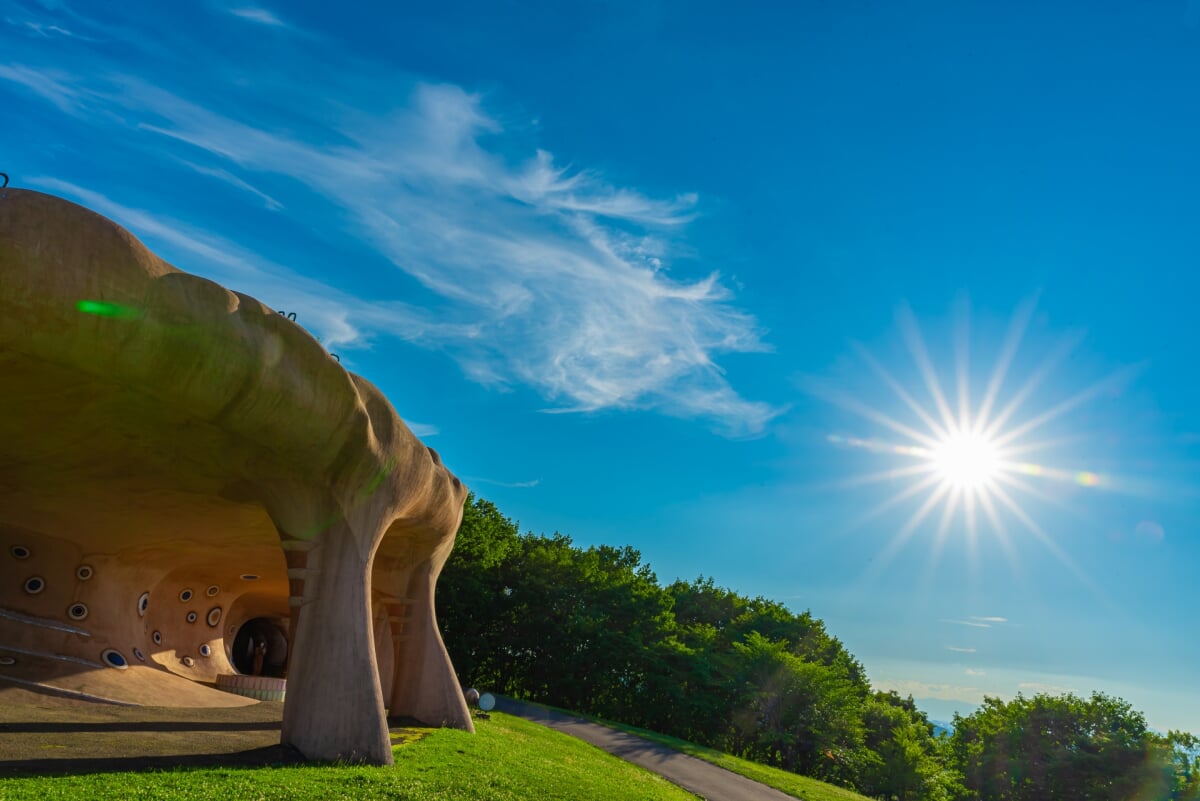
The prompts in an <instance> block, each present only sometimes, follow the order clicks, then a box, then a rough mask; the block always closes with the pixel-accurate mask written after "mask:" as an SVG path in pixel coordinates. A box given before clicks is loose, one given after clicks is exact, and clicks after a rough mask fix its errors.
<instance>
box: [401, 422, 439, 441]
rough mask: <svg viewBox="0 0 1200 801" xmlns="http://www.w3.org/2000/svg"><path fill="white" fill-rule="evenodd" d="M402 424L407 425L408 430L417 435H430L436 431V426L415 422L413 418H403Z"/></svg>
mask: <svg viewBox="0 0 1200 801" xmlns="http://www.w3.org/2000/svg"><path fill="white" fill-rule="evenodd" d="M404 424H405V425H407V426H408V430H409V431H411V432H413V433H414V434H416V435H417V436H418V437H422V438H424V437H432V436H434V435H436V434H437V433H438V427H437V426H435V425H430V424H429V423H417V422H415V421H413V420H405V421H404Z"/></svg>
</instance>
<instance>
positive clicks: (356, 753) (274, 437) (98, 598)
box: [0, 188, 471, 763]
mask: <svg viewBox="0 0 1200 801" xmlns="http://www.w3.org/2000/svg"><path fill="white" fill-rule="evenodd" d="M466 492H467V490H466V488H465V487H464V486H463V485H462V483H461V482H459V480H458V479H457V478H455V477H454V476H453V475H451V474H450V472H449V471H447V470H446V468H445V467H444V466H443V465H442V464H441V461H440V459H438V457H437V454H436V453H434V452H433V451H432V450H430V449H428V448H426V447H425V446H424V445H423V444H422V443H421V442H420V441H419V440H418V439H417V438H416V437H415V436H414V435H413V434H412V432H411V431H409V429H408V428H407V426H405V424H404V423H403V421H402V420H401V419H400V418H399V416H398V415H397V414H396V412H395V410H394V409H393V408H392V406H391V404H389V402H388V401H387V399H386V398H384V397H383V395H382V394H381V393H380V392H379V390H377V389H376V388H375V387H374V386H372V385H371V384H370V383H369V382H367V381H366V380H364V379H363V378H361V377H359V376H356V375H354V374H352V373H349V372H347V371H346V370H345V369H343V368H342V367H341V365H340V364H339V363H338V362H337V361H336V360H335V359H334V358H332V357H331V356H330V355H329V354H328V353H327V352H326V351H325V349H324V348H323V347H322V346H321V344H320V343H318V342H317V341H316V340H315V339H314V338H313V337H312V336H311V335H310V334H309V333H308V332H307V331H305V330H304V329H303V328H302V327H301V326H300V325H298V324H297V323H296V322H293V321H291V320H289V319H287V318H286V317H285V316H283V315H281V314H279V313H277V311H276V310H274V309H272V308H270V307H268V306H266V305H264V304H263V303H261V302H259V301H258V300H255V299H254V298H251V297H249V296H246V295H243V294H240V293H237V292H232V291H229V290H227V289H225V288H223V287H221V286H219V285H217V284H215V283H213V282H211V281H207V280H205V279H202V278H199V277H196V276H193V275H189V274H186V273H183V272H180V271H179V270H177V269H175V268H174V267H172V266H171V265H169V264H167V263H166V262H164V261H162V260H161V259H159V258H158V257H157V256H155V255H154V254H153V253H151V252H150V251H149V250H148V249H146V248H145V247H144V246H143V245H142V244H141V243H140V242H139V241H138V240H137V239H136V238H134V237H133V236H132V235H131V234H130V233H129V232H127V231H125V230H124V229H122V228H121V227H120V226H118V225H116V224H115V223H113V222H112V221H110V220H107V219H105V218H103V217H101V216H99V215H97V214H94V213H92V212H90V211H88V210H86V209H84V208H82V207H79V206H77V205H74V204H72V203H69V202H67V201H65V200H62V199H59V198H55V197H52V196H49V195H44V194H41V193H37V192H30V191H23V190H19V189H11V188H10V189H9V190H8V191H7V196H6V197H5V198H4V199H0V566H2V568H0V576H2V577H3V580H0V685H3V684H4V683H6V682H7V683H8V684H10V685H13V686H21V687H33V686H35V685H43V686H45V687H50V688H57V690H58V691H61V692H64V693H68V694H70V693H74V694H75V696H73V697H89V696H93V697H96V698H100V699H104V700H109V701H118V702H134V703H149V704H164V703H172V700H171V699H174V703H176V704H178V705H186V706H216V705H225V706H236V705H239V704H244V703H246V699H243V698H239V697H238V696H234V695H230V694H226V693H220V692H218V691H217V690H215V689H212V688H211V687H210V686H209V685H210V684H211V683H213V682H215V679H216V677H217V676H218V675H220V674H229V673H233V672H237V671H239V670H240V672H243V673H246V672H252V670H253V668H252V663H253V656H254V655H253V643H251V642H249V641H247V640H246V633H247V632H249V631H251V630H252V628H253V627H258V628H257V629H254V630H255V631H258V632H259V637H258V639H257V640H255V641H254V642H257V641H259V640H262V641H269V642H268V645H269V648H267V649H266V650H265V653H264V654H263V655H262V657H261V659H260V661H261V664H262V669H263V672H264V673H268V674H269V673H271V672H275V673H276V674H279V673H282V672H283V671H284V670H285V669H286V674H287V698H286V703H285V707H284V713H283V723H282V742H283V743H284V744H285V745H289V746H293V747H295V748H296V749H298V750H299V751H300V752H301V753H302V754H304V755H305V756H306V757H308V758H312V759H350V760H364V761H369V762H377V763H390V761H391V749H390V746H389V741H388V734H387V725H386V719H385V710H388V709H390V712H391V714H393V715H399V716H410V717H414V718H417V719H420V720H422V721H424V722H427V723H430V724H434V725H449V726H457V727H460V728H466V729H470V728H471V720H470V715H469V713H468V711H467V708H466V705H465V703H464V702H463V699H462V694H461V691H460V689H459V687H458V685H457V682H456V680H455V677H454V673H453V670H452V668H451V665H450V661H449V658H448V657H447V655H446V651H445V647H444V646H443V644H442V641H441V637H440V635H439V634H438V629H437V623H436V620H435V618H434V607H433V593H434V588H435V586H436V581H437V576H438V574H439V572H440V570H441V568H442V565H443V563H444V562H445V559H446V557H447V555H448V554H449V552H450V548H451V547H452V545H453V539H454V533H455V531H456V530H457V528H458V524H459V521H460V519H461V514H462V503H463V500H464V499H465V496H466ZM264 632H265V633H264ZM239 633H241V634H243V637H242V640H241V641H239V639H238V635H239ZM239 663H240V665H241V667H240V668H239ZM180 679H183V680H186V681H180Z"/></svg>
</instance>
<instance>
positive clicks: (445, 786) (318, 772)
mask: <svg viewBox="0 0 1200 801" xmlns="http://www.w3.org/2000/svg"><path fill="white" fill-rule="evenodd" d="M476 726H477V734H476V735H475V736H472V735H470V734H464V733H463V732H460V731H455V730H451V729H407V730H404V731H403V732H402V733H401V734H400V735H399V737H398V740H397V741H398V742H402V744H400V745H398V746H397V747H396V748H395V755H396V765H395V767H394V768H377V767H358V766H341V765H326V766H315V765H302V766H289V767H266V768H198V769H189V770H173V771H156V772H148V773H131V772H123V773H93V774H82V775H71V776H38V777H29V778H8V779H5V780H3V781H2V782H0V799H5V800H6V801H7V799H31V801H32V800H34V799H36V801H56V800H57V799H76V798H87V799H121V801H125V800H126V799H130V798H155V799H179V800H180V801H184V800H185V799H186V801H198V800H199V799H212V800H213V801H228V799H231V798H254V799H263V800H264V801H274V800H275V799H279V800H280V801H283V800H284V799H288V800H290V799H295V798H322V799H372V798H387V799H393V800H394V801H434V800H435V799H436V801H526V799H531V798H537V799H546V800H547V801H685V799H692V800H693V801H694V799H695V796H693V795H691V794H690V793H687V792H684V791H683V790H681V789H680V788H678V787H676V786H674V785H672V784H670V783H669V782H667V781H666V780H664V779H662V778H660V777H658V776H655V775H654V774H652V773H649V772H648V771H645V770H642V769H641V768H638V767H636V766H634V765H631V764H629V763H628V762H624V761H622V760H620V759H618V758H616V757H614V756H610V755H608V754H606V753H604V752H602V751H600V750H599V749H597V748H594V747H592V746H590V745H588V744H586V743H584V742H581V741H579V740H576V739H574V738H572V737H568V736H566V735H564V734H560V733H558V732H555V731H551V730H550V729H547V728H544V727H542V726H539V725H537V724H534V723H529V722H526V721H523V720H520V719H519V718H513V717H510V716H508V715H502V714H498V713H497V714H493V715H492V717H491V719H490V720H478V721H477V722H476ZM396 737H397V736H396V735H395V734H394V738H396ZM405 740H407V741H406V742H405Z"/></svg>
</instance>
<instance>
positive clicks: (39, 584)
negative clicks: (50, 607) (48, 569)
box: [25, 576, 46, 595]
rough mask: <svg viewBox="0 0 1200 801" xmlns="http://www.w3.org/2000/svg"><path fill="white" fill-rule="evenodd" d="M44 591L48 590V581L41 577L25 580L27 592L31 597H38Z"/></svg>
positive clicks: (31, 577)
mask: <svg viewBox="0 0 1200 801" xmlns="http://www.w3.org/2000/svg"><path fill="white" fill-rule="evenodd" d="M44 589H46V580H45V579H44V578H42V577H41V576H30V577H29V578H27V579H25V592H27V593H29V594H30V595H37V594H38V593H39V592H41V591H42V590H44Z"/></svg>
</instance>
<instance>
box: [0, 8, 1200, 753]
mask: <svg viewBox="0 0 1200 801" xmlns="http://www.w3.org/2000/svg"><path fill="white" fill-rule="evenodd" d="M106 5H108V4H106ZM785 6H787V7H785ZM893 6H894V4H882V3H866V2H850V3H838V4H832V3H830V4H816V3H813V4H777V3H739V4H719V3H702V2H689V3H682V2H679V3H673V2H657V3H656V2H636V3H624V2H608V3H549V2H541V3H505V2H488V3H479V4H462V3H441V4H437V8H436V9H434V8H433V7H431V6H428V4H426V6H425V7H417V6H416V5H415V4H414V5H413V6H412V7H406V6H405V5H396V4H379V5H371V4H363V3H338V4H329V3H288V4H286V5H285V4H278V5H256V4H249V3H224V2H216V0H214V1H213V2H208V3H191V4H164V3H138V2H129V3H123V4H118V5H108V7H106V8H104V9H103V10H101V8H100V7H99V6H97V5H95V4H88V3H83V2H80V1H79V0H76V1H75V2H59V1H58V0H42V2H37V1H36V0H20V1H19V2H11V1H10V2H0V20H2V21H3V24H2V25H0V52H2V53H3V58H2V59H0V97H2V98H3V116H2V117H0V120H2V121H0V153H2V154H3V156H2V159H3V163H2V164H0V170H3V171H5V172H7V173H9V174H10V175H11V176H12V179H13V184H14V185H17V186H23V187H29V188H36V189H40V190H43V191H48V192H52V193H55V194H59V195H62V196H65V197H67V198H70V199H72V200H75V201H77V202H80V203H83V204H84V205H87V206H89V207H91V208H93V209H95V210H96V211H99V212H101V213H103V214H105V215H107V216H109V217H112V218H114V219H116V220H118V221H119V222H121V223H122V224H124V225H125V226H126V227H128V228H130V229H131V230H132V231H133V232H134V233H135V234H136V235H137V236H139V237H140V238H141V239H143V241H145V242H146V243H147V244H148V245H150V246H151V247H152V248H153V249H154V250H155V251H156V252H158V253H159V254H160V255H162V256H163V257H164V258H166V259H167V260H169V261H171V262H172V263H173V264H176V265H177V266H179V267H180V268H182V269H185V270H188V271H190V272H194V273H198V274H201V275H204V276H207V277H210V278H212V279H214V280H217V281H219V282H221V283H222V284H224V285H226V286H229V287H231V288H234V289H237V290H240V291H244V292H247V293H249V294H252V295H254V296H256V297H258V298H260V299H262V300H263V301H265V302H266V303H268V304H270V305H271V306H272V307H274V308H280V309H284V310H288V311H295V312H296V314H297V318H298V321H299V322H300V323H301V324H302V325H304V326H305V327H306V328H308V329H309V330H310V331H311V332H313V333H314V334H315V335H317V336H319V337H320V338H321V339H322V341H323V342H324V343H325V344H326V345H327V346H328V347H329V349H330V350H331V351H334V352H337V353H338V354H339V355H340V357H341V359H342V362H343V364H345V365H346V366H347V367H349V368H350V369H352V370H354V371H356V372H359V373H361V374H362V375H364V376H366V377H367V378H369V379H370V380H371V381H373V382H375V383H376V384H377V385H379V386H380V387H381V388H382V389H383V390H384V392H385V393H386V394H387V395H388V396H389V398H391V400H392V402H393V403H394V405H395V406H396V407H397V409H398V410H399V411H400V413H401V415H402V416H404V417H405V419H407V420H409V421H410V422H411V425H412V427H413V428H414V430H415V431H417V432H418V433H419V434H420V435H421V436H423V437H424V438H425V439H426V441H427V442H429V443H430V444H431V445H433V446H434V447H436V448H437V449H438V450H439V451H440V452H441V453H442V455H443V458H444V459H445V461H446V463H447V464H448V465H449V466H450V467H451V468H452V469H453V470H455V472H456V473H458V474H459V475H460V476H462V477H463V478H464V480H466V481H467V483H468V484H469V485H470V486H472V488H474V489H475V490H476V491H477V492H478V493H480V494H482V495H484V496H485V497H488V498H490V499H491V500H493V501H495V502H496V503H497V504H498V505H499V506H500V508H501V509H502V510H503V511H505V512H506V513H507V514H509V515H511V516H513V517H514V518H516V519H518V520H519V521H520V523H521V525H522V527H523V528H525V529H531V530H534V531H544V532H551V531H554V530H560V531H563V532H566V533H569V534H571V535H572V536H574V537H575V539H576V540H577V541H578V542H580V543H584V544H588V543H600V542H605V543H612V544H630V545H633V546H635V547H637V548H638V549H640V550H641V551H642V553H643V555H644V556H645V557H646V558H647V559H648V560H649V561H650V563H651V564H652V565H653V567H654V568H655V569H656V571H657V573H658V575H659V576H660V578H662V579H664V580H671V579H674V578H676V577H682V578H694V577H695V576H697V575H699V574H705V575H711V576H713V577H714V578H715V579H716V580H717V582H718V583H720V584H724V585H727V586H731V587H733V588H735V589H737V590H739V591H741V592H743V593H747V594H751V595H764V596H768V597H771V598H776V599H779V600H783V601H785V602H787V603H788V604H789V605H791V606H792V607H794V608H795V609H797V610H802V609H811V610H812V612H813V613H814V614H816V615H817V616H819V617H821V618H823V619H825V620H826V621H827V623H828V624H829V627H830V629H831V630H832V631H833V632H834V633H835V634H836V635H837V636H839V637H840V638H841V639H843V641H844V642H845V643H846V644H847V646H848V647H849V648H850V649H851V651H852V652H853V653H855V654H856V655H857V656H858V657H859V658H860V659H861V660H862V661H863V662H864V663H865V665H866V667H867V670H868V673H869V675H870V676H871V678H872V680H873V681H874V682H875V684H876V685H877V686H880V687H890V688H894V689H897V690H900V691H901V692H903V693H911V694H912V695H914V696H915V697H916V698H917V699H918V700H919V701H920V703H921V704H922V706H923V707H924V708H926V709H927V710H929V711H930V712H931V713H932V714H933V715H934V716H935V717H941V718H946V717H948V716H949V715H950V713H951V711H952V710H954V709H958V710H962V711H966V710H969V709H970V708H971V707H972V705H973V704H975V703H978V701H979V700H980V699H981V698H982V696H983V694H985V693H988V694H995V695H1001V696H1005V697H1008V696H1012V695H1014V694H1015V693H1017V692H1018V691H1023V692H1026V693H1029V692H1036V691H1038V690H1040V689H1052V690H1066V689H1070V690H1076V691H1080V692H1088V691H1091V690H1093V689H1101V690H1106V691H1109V692H1113V693H1116V694H1119V695H1121V696H1122V697H1124V698H1126V699H1127V700H1129V701H1130V702H1131V703H1133V705H1134V706H1135V707H1137V708H1139V709H1142V710H1144V711H1145V712H1146V714H1147V717H1148V719H1149V721H1150V723H1151V724H1152V725H1154V726H1156V727H1158V728H1161V729H1166V728H1169V727H1170V728H1186V729H1189V730H1191V731H1195V732H1200V690H1197V683H1196V681H1195V679H1196V667H1195V666H1196V665H1198V664H1200V638H1197V637H1196V635H1195V632H1196V625H1197V620H1198V619H1200V592H1197V590H1196V589H1195V586H1196V583H1197V582H1196V575H1197V570H1198V569H1200V379H1198V378H1197V365H1200V336H1197V325H1196V323H1195V319H1196V309H1195V307H1196V298H1197V297H1200V278H1197V266H1198V256H1200V226H1198V225H1197V220H1198V219H1200V194H1198V193H1197V192H1196V187H1197V186H1200V148H1198V147H1197V146H1196V143H1197V142H1200V105H1198V104H1197V103H1196V102H1195V98H1196V95H1197V90H1198V89H1200V5H1198V4H1197V3H1195V2H1192V3H1191V4H1190V5H1189V3H1186V2H1165V1H1164V2H1154V3H1145V4H1138V5H1137V7H1134V4H1127V3H1096V2H1088V3H1082V2H1080V3H1058V4H1054V7H1053V9H1048V8H1046V7H1045V6H1044V4H1005V5H1003V6H1000V5H993V6H990V7H986V6H983V5H981V4H963V3H950V2H947V3H922V4H909V5H908V6H907V7H906V8H904V9H900V8H897V7H893ZM922 354H923V356H922ZM923 365H924V366H925V367H926V368H927V369H923ZM926 374H928V375H932V376H933V377H934V378H935V379H936V382H931V381H928V380H927V375H926ZM960 376H961V377H962V378H961V380H960ZM934 383H936V386H937V387H940V389H941V390H942V391H943V394H944V395H945V396H946V400H947V403H946V406H947V407H948V412H949V417H951V418H952V419H957V418H958V417H959V400H958V397H959V394H960V393H959V388H960V387H961V388H962V389H963V390H965V396H966V398H967V404H966V408H967V415H966V417H967V420H968V422H970V421H977V420H978V419H979V417H980V411H981V409H982V407H983V406H984V405H989V406H990V413H989V417H988V419H989V420H991V421H996V420H999V423H1000V424H999V425H998V426H997V431H996V432H995V436H997V437H1004V436H1011V442H1009V443H1008V445H1009V446H1010V447H1018V446H1019V447H1020V448H1021V449H1022V450H1020V451H1019V452H1013V453H1011V454H1007V455H1006V456H1005V458H1006V459H1007V462H1006V464H1008V465H1009V468H1011V469H1009V471H1008V473H1007V475H1006V476H1005V477H1004V478H1005V480H1004V482H1002V483H996V484H995V485H994V487H995V488H994V489H987V490H985V491H981V492H983V494H985V495H986V496H987V497H986V499H981V498H979V496H978V495H976V496H973V497H976V498H977V502H976V503H975V507H974V512H973V515H971V516H969V515H968V513H967V510H966V503H965V500H964V501H962V502H960V503H958V505H957V506H955V507H953V508H951V507H950V505H949V503H948V500H949V498H950V497H957V496H955V495H954V493H952V492H951V493H947V494H945V495H943V496H937V497H934V493H936V492H937V491H938V485H937V484H936V483H935V484H930V485H928V486H925V485H921V486H918V485H919V484H920V481H921V479H922V478H923V474H921V473H919V472H917V471H919V470H922V469H925V470H928V469H929V468H930V466H931V461H930V458H929V454H930V453H931V452H932V451H934V450H936V448H931V446H930V445H929V443H925V444H922V443H923V440H921V439H920V437H929V438H930V439H932V440H934V441H936V440H938V439H939V436H938V435H937V434H936V433H931V432H933V430H934V429H935V428H936V427H937V426H939V425H940V426H942V427H943V428H944V427H945V424H944V422H942V419H943V415H942V412H941V410H940V409H939V407H938V404H937V402H936V396H935V393H934V392H933V391H932V390H931V388H930V385H931V384H934ZM989 387H991V391H990V393H989ZM989 395H990V397H991V398H992V400H991V402H990V404H987V402H986V401H985V399H986V398H988V397H989ZM906 398H908V399H910V400H911V403H910V402H909V401H908V400H906ZM1005 410H1010V411H1011V413H1010V414H1008V415H1007V416H1005V415H1002V414H1001V412H1003V411H1005ZM935 444H936V442H935ZM889 471H895V472H894V473H892V474H889ZM989 486H992V485H991V484H989ZM968 494H969V493H968ZM1002 494H1003V498H1007V499H1008V501H1007V502H1005V501H1004V500H1003V498H1002V497H1001V495H1002ZM961 497H963V498H965V497H966V495H962V496H961ZM985 500H986V502H990V507H991V513H988V510H987V509H986V508H985V505H986V502H985ZM922 510H925V512H926V514H925V515H924V516H923V517H922V516H921V515H920V513H921V511H922ZM948 510H949V511H948ZM972 519H973V521H974V523H973V524H972V522H971V521H972Z"/></svg>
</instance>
